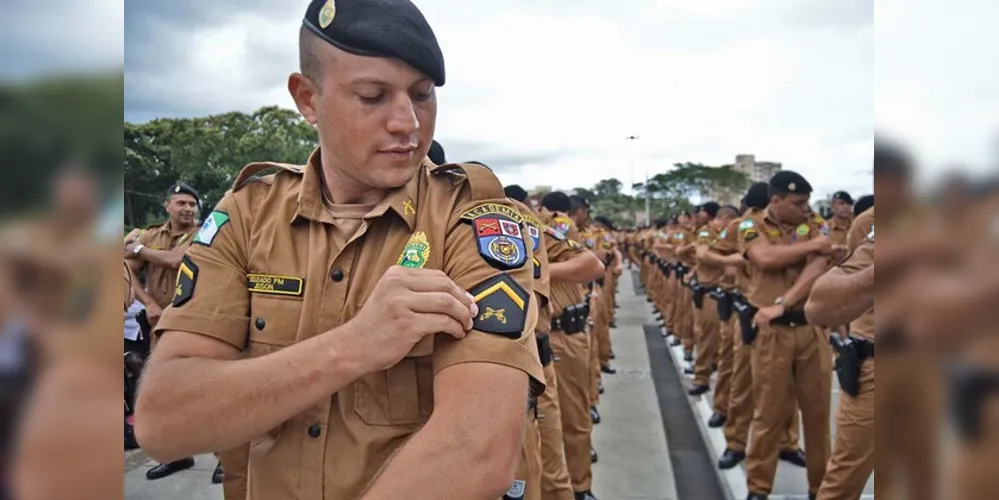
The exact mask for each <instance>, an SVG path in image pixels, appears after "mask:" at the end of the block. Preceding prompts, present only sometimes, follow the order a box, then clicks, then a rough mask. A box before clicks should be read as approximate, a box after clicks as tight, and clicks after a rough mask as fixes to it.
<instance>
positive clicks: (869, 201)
mask: <svg viewBox="0 0 999 500" xmlns="http://www.w3.org/2000/svg"><path fill="white" fill-rule="evenodd" d="M873 206H874V195H873V194H866V195H864V196H861V197H860V198H857V203H854V204H853V215H860V214H862V213H864V212H866V211H867V209H868V208H871V207H873Z"/></svg>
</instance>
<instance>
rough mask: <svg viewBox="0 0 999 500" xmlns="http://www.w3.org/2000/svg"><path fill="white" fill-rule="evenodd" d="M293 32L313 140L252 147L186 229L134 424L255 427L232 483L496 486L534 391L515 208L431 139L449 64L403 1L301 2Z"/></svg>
mask: <svg viewBox="0 0 999 500" xmlns="http://www.w3.org/2000/svg"><path fill="white" fill-rule="evenodd" d="M299 49H300V55H301V58H300V59H301V62H302V72H301V73H294V74H292V75H291V76H290V77H289V80H288V88H289V90H290V92H291V95H292V98H293V99H294V100H295V103H296V105H297V106H298V108H299V111H300V112H301V113H302V115H303V116H304V117H305V119H306V120H307V121H308V122H309V123H311V124H313V125H314V126H315V127H316V129H317V131H318V133H319V148H318V149H317V150H316V151H315V152H314V153H313V154H312V155H311V156H310V157H309V159H308V162H307V163H306V165H304V166H293V165H282V164H275V163H255V164H250V165H249V166H247V167H246V168H245V169H244V170H243V172H241V174H240V175H239V176H238V177H237V179H236V181H235V183H234V187H233V189H232V190H230V191H229V192H228V193H227V194H226V195H225V197H224V198H223V199H222V201H220V202H219V204H218V206H217V207H216V208H215V211H214V212H213V215H212V217H213V220H215V224H214V225H212V226H206V227H203V228H202V230H201V231H199V233H198V235H197V237H196V239H195V242H194V244H193V245H192V246H191V248H189V250H188V252H187V254H186V255H185V257H184V261H183V262H182V264H181V266H180V269H179V272H178V275H177V287H176V288H177V290H176V294H175V296H174V299H173V302H172V304H171V306H170V307H169V308H168V309H167V310H166V312H165V313H164V316H163V318H162V319H161V320H160V322H159V324H158V325H157V330H158V331H159V332H160V333H161V335H162V338H161V342H160V345H159V347H158V349H157V350H156V352H155V353H154V354H153V357H152V360H151V362H150V363H149V366H148V367H147V371H146V375H145V381H144V384H143V386H142V388H141V393H140V395H139V401H138V404H137V415H138V416H137V427H136V434H137V436H138V438H139V441H140V442H143V443H144V447H145V448H146V450H147V451H148V452H149V453H150V454H151V455H152V456H155V457H160V458H166V459H172V458H175V457H179V456H185V455H189V454H193V453H199V452H205V451H211V450H218V449H223V450H224V449H229V448H232V447H236V446H239V445H241V444H242V443H246V442H252V447H251V452H250V461H249V470H250V473H249V489H248V496H247V498H249V499H264V498H267V499H269V498H283V499H309V500H313V499H348V498H349V499H374V498H500V497H501V496H503V495H504V494H505V493H507V492H509V491H510V489H511V485H513V481H514V479H515V478H514V474H515V469H516V466H517V462H518V460H519V457H520V453H521V444H522V439H523V433H524V422H525V412H527V411H528V408H529V403H530V399H531V397H536V396H537V395H538V394H540V393H541V392H542V391H543V390H544V384H543V382H542V381H543V380H544V375H543V372H542V367H541V363H540V359H539V356H538V351H537V345H536V341H535V336H534V331H533V330H534V326H535V322H536V304H535V302H536V300H535V298H534V297H533V265H531V263H532V259H533V254H532V253H531V246H530V245H529V244H528V243H526V241H525V239H524V234H523V225H522V222H523V217H522V216H521V215H520V213H519V212H518V211H517V210H516V209H515V208H514V207H513V205H512V203H510V202H509V201H508V200H507V199H506V198H505V197H504V193H503V189H502V186H501V185H500V184H499V182H498V181H497V179H496V178H495V176H494V175H493V174H492V173H491V172H489V171H488V170H487V169H485V168H483V167H481V166H475V165H444V166H440V167H438V166H434V165H432V164H431V162H430V161H429V160H427V159H426V153H427V150H428V148H429V146H430V141H431V138H432V136H433V132H434V126H435V121H436V114H437V113H436V112H437V100H436V94H435V90H434V89H435V86H440V85H443V84H444V64H443V57H442V55H441V52H440V49H439V47H438V45H437V42H436V39H435V38H434V35H433V32H432V30H431V29H430V26H429V25H428V24H427V22H426V20H425V19H424V18H423V16H422V14H421V13H420V12H419V10H418V9H417V8H416V7H415V6H414V5H413V4H412V3H410V2H408V1H406V0H389V1H385V2H379V3H377V4H373V3H370V2H366V1H361V0H340V1H338V2H336V3H334V2H333V1H331V0H316V1H313V2H312V3H311V4H310V5H309V7H308V9H307V11H306V14H305V18H304V21H303V25H302V28H301V31H300V47H299ZM270 170H277V172H276V173H274V174H272V175H263V174H264V171H270ZM532 306H533V307H532ZM190 422H199V425H197V426H191V425H189V423H190ZM456 471H460V473H456Z"/></svg>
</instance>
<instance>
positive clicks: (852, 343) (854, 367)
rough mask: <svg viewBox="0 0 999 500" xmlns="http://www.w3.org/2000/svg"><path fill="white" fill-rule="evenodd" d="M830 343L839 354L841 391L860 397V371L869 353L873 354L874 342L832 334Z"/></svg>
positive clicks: (838, 366) (837, 374)
mask: <svg viewBox="0 0 999 500" xmlns="http://www.w3.org/2000/svg"><path fill="white" fill-rule="evenodd" d="M829 343H830V344H832V346H833V348H834V349H836V352H837V353H838V356H837V357H836V367H835V368H836V378H838V379H839V387H840V389H842V391H843V392H845V393H847V394H849V395H850V396H852V397H857V396H859V395H860V369H861V366H863V364H864V361H865V360H866V359H867V356H868V353H870V354H873V350H874V349H873V342H870V341H868V340H865V339H855V338H847V339H844V338H843V337H841V336H840V335H839V334H837V333H832V334H830V335H829ZM868 344H869V345H868Z"/></svg>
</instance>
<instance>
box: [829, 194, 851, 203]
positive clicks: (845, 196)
mask: <svg viewBox="0 0 999 500" xmlns="http://www.w3.org/2000/svg"><path fill="white" fill-rule="evenodd" d="M832 199H833V201H836V200H839V201H843V202H846V204H847V205H853V196H850V193H847V192H846V191H836V192H835V193H833V195H832Z"/></svg>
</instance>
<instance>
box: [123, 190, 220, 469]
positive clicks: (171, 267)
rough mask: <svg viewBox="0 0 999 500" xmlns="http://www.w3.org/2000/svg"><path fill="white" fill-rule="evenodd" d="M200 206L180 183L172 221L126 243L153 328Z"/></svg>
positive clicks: (175, 465)
mask: <svg viewBox="0 0 999 500" xmlns="http://www.w3.org/2000/svg"><path fill="white" fill-rule="evenodd" d="M199 206H200V201H199V197H198V192H197V191H195V190H194V188H192V187H191V186H188V185H187V184H184V183H177V184H175V185H173V186H171V187H170V189H168V190H167V198H166V201H164V202H163V209H164V210H165V211H166V213H167V215H168V216H169V219H168V220H167V221H166V222H165V223H162V224H156V225H152V226H149V227H148V228H146V230H145V231H143V232H142V233H141V234H140V235H139V236H138V238H136V239H134V240H127V241H126V242H125V263H127V264H128V265H129V267H130V268H131V270H132V272H133V274H134V275H135V276H141V275H142V274H143V273H144V275H145V283H142V282H140V280H134V281H133V286H134V288H135V296H136V298H138V299H139V302H142V304H143V305H144V306H145V307H146V310H145V314H146V319H147V320H148V321H149V325H150V326H152V327H155V326H156V324H157V322H159V319H160V315H162V314H163V310H164V309H166V308H167V306H169V305H170V301H171V300H172V299H173V295H174V291H175V283H176V278H177V269H178V267H179V266H180V262H181V260H182V259H183V256H184V252H185V251H186V250H187V247H188V246H189V245H190V244H191V241H192V240H193V237H194V234H195V232H196V231H197V230H198V226H197V222H198V219H197V214H198V208H199ZM156 340H157V339H156V336H155V335H153V336H152V338H150V339H149V341H150V343H151V345H152V346H155V345H156ZM140 444H141V443H140ZM191 467H194V458H192V457H186V458H182V459H179V460H174V461H172V462H169V463H162V464H159V465H157V466H155V467H153V468H151V469H149V470H148V471H146V478H147V479H149V480H155V479H160V478H164V477H167V476H169V475H171V474H173V473H175V472H177V471H181V470H184V469H189V468H191ZM212 476H213V477H212V482H214V483H219V482H221V479H222V469H221V462H220V464H219V465H217V466H216V467H215V472H214V473H213V474H212Z"/></svg>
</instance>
